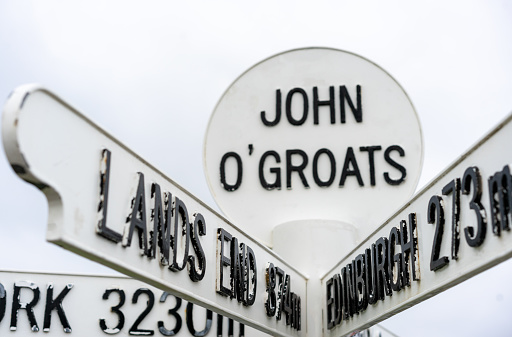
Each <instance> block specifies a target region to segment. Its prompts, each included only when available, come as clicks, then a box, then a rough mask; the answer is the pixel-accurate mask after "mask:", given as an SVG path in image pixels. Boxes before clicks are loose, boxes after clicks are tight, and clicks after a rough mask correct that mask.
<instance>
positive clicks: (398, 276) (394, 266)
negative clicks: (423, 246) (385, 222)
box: [388, 227, 403, 291]
mask: <svg viewBox="0 0 512 337" xmlns="http://www.w3.org/2000/svg"><path fill="white" fill-rule="evenodd" d="M400 238H401V235H400V231H399V230H398V228H396V227H393V228H391V231H390V232H389V241H388V243H389V246H388V273H389V279H390V283H391V289H392V290H393V291H400V289H402V287H403V283H402V277H403V275H402V254H401V253H396V254H395V247H396V246H397V245H400V244H401V243H402V242H401V240H400Z"/></svg>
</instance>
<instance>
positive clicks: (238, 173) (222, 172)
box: [220, 152, 243, 192]
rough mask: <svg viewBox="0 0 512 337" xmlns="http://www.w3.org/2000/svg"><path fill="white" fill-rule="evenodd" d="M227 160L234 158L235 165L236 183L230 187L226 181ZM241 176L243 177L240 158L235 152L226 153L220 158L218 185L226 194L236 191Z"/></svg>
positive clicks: (240, 182) (240, 181)
mask: <svg viewBox="0 0 512 337" xmlns="http://www.w3.org/2000/svg"><path fill="white" fill-rule="evenodd" d="M229 158H234V159H235V161H236V165H237V171H236V182H235V183H234V184H233V185H231V184H229V183H228V182H227V181H226V161H227V160H228V159H229ZM242 176H243V166H242V158H240V156H239V155H238V153H236V152H228V153H226V154H224V155H223V156H222V159H221V160H220V183H221V184H222V187H224V189H225V190H226V191H228V192H233V191H236V190H237V189H238V188H239V187H240V185H241V184H242Z"/></svg>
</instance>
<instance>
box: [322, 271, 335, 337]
mask: <svg viewBox="0 0 512 337" xmlns="http://www.w3.org/2000/svg"><path fill="white" fill-rule="evenodd" d="M325 287H326V311H327V329H328V330H332V328H334V326H335V325H336V319H335V316H336V310H337V307H336V297H335V290H334V278H333V277H332V278H330V279H328V280H327V282H326V283H325Z"/></svg>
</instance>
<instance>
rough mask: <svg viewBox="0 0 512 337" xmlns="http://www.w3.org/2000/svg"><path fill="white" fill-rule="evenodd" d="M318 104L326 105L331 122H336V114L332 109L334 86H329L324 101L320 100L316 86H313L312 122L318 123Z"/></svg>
mask: <svg viewBox="0 0 512 337" xmlns="http://www.w3.org/2000/svg"><path fill="white" fill-rule="evenodd" d="M320 106H328V107H329V109H330V112H331V124H335V123H336V114H335V111H334V87H333V86H330V87H329V99H328V100H325V101H320V100H319V99H318V88H317V87H313V123H314V124H315V125H318V123H319V118H318V107H320Z"/></svg>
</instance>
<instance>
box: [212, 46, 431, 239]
mask: <svg viewBox="0 0 512 337" xmlns="http://www.w3.org/2000/svg"><path fill="white" fill-rule="evenodd" d="M422 158H423V147H422V135H421V128H420V124H419V121H418V117H417V115H416V112H415V110H414V107H413V105H412V103H411V101H410V100H409V98H408V96H407V94H406V93H405V92H404V90H403V89H402V87H401V86H400V85H399V84H398V83H397V82H396V81H395V80H394V79H393V78H392V77H391V76H390V75H389V74H388V73H386V72H385V71H384V70H383V69H382V68H380V67H379V66H377V65H375V64H374V63H372V62H370V61H368V60H366V59H364V58H362V57H360V56H357V55H355V54H352V53H349V52H345V51H340V50H335V49H328V48H305V49H298V50H292V51H288V52H284V53H281V54H278V55H275V56H273V57H270V58H268V59H266V60H264V61H262V62H260V63H258V64H257V65H255V66H254V67H252V68H251V69H249V70H247V71H246V72H245V73H244V74H242V75H241V76H240V77H239V78H238V79H237V80H236V81H235V82H234V83H233V84H232V85H231V86H230V87H229V88H228V89H227V90H226V92H225V93H224V95H223V96H222V98H221V99H220V101H219V103H218V104H217V106H216V107H215V110H214V112H213V114H212V117H211V119H210V122H209V126H208V129H207V133H206V137H205V142H204V166H205V172H206V176H207V178H208V183H209V187H210V190H211V192H212V194H213V196H214V198H215V200H216V202H217V203H218V205H219V207H220V208H221V209H222V210H223V212H225V214H226V216H228V217H229V218H230V219H232V220H233V221H234V222H236V223H243V224H244V228H247V232H249V233H251V234H253V235H254V236H256V237H258V238H260V239H261V240H263V241H264V242H265V243H267V244H268V245H272V230H273V228H274V227H275V226H277V225H279V224H283V223H286V222H292V221H297V220H298V221H301V220H314V219H321V220H335V221H342V222H345V223H349V224H352V225H354V226H356V225H357V226H356V228H357V231H358V237H359V238H360V239H363V238H365V237H366V236H367V235H369V234H370V233H371V232H372V231H373V230H375V224H377V223H381V222H382V221H384V220H385V218H386V217H388V216H389V214H391V212H393V211H395V210H396V209H397V208H398V207H399V206H400V205H402V204H403V203H405V202H406V201H407V200H408V199H409V198H410V197H411V196H412V194H413V193H414V190H415V188H416V185H417V182H418V179H419V175H420V171H421V167H422ZM370 205H372V207H371V208H372V210H371V212H368V211H367V209H368V207H369V206H370Z"/></svg>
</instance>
